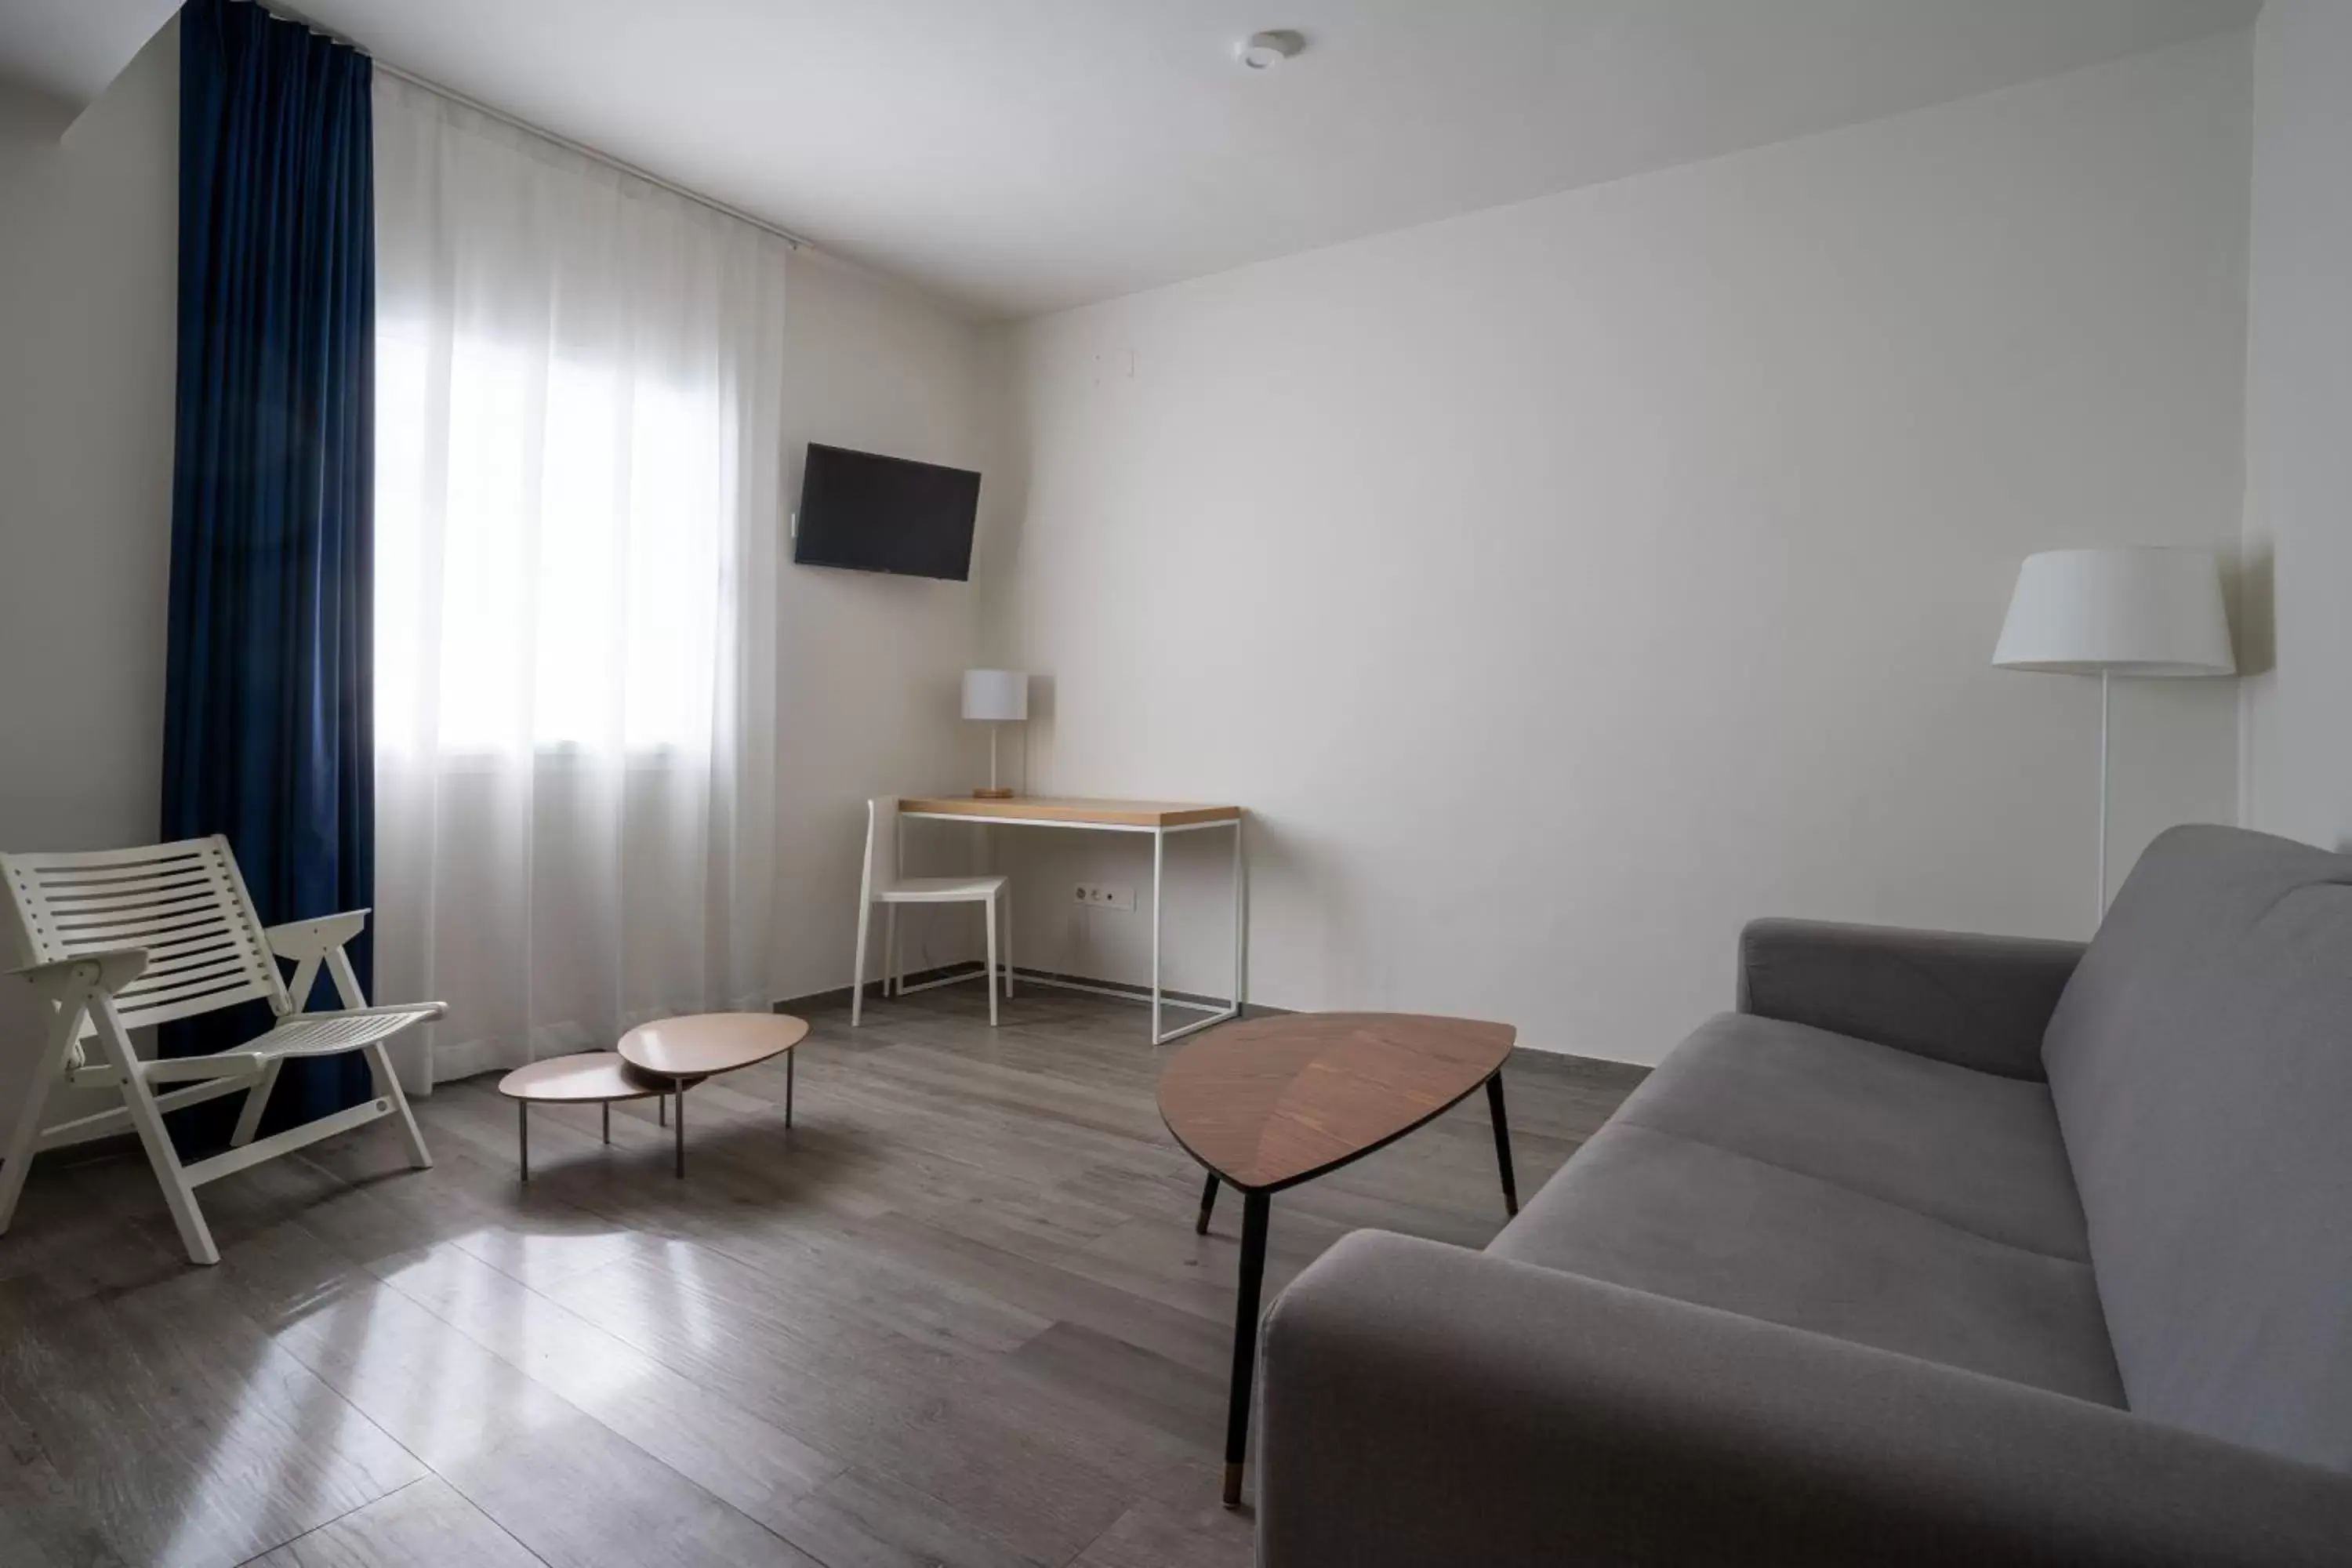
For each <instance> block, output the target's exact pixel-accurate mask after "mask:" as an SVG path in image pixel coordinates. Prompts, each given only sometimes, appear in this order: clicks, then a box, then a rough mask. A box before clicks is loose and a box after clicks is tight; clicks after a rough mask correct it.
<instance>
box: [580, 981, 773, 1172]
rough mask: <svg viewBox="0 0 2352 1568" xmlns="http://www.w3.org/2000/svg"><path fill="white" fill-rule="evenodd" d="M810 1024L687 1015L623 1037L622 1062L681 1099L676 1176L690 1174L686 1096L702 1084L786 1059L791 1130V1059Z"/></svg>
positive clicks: (761, 1016)
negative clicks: (794, 1049)
mask: <svg viewBox="0 0 2352 1568" xmlns="http://www.w3.org/2000/svg"><path fill="white" fill-rule="evenodd" d="M808 1032H809V1026H808V1020H807V1019H805V1018H795V1017H793V1016H792V1015H791V1014H789V1013H689V1014H688V1015H687V1016H684V1017H682V1018H656V1019H655V1020H654V1021H653V1022H652V1023H650V1024H640V1025H638V1026H636V1027H635V1028H634V1029H631V1030H630V1031H629V1032H628V1033H627V1034H625V1035H623V1036H622V1037H621V1045H620V1051H619V1055H620V1058H621V1059H622V1060H623V1061H625V1062H626V1063H627V1064H628V1065H629V1066H630V1067H631V1068H635V1069H636V1071H637V1072H638V1073H640V1074H642V1075H644V1076H645V1077H646V1078H649V1079H655V1080H656V1081H657V1082H660V1083H662V1084H663V1085H665V1086H666V1087H667V1089H670V1090H671V1091H672V1092H673V1093H674V1094H675V1095H676V1096H677V1115H676V1116H675V1117H674V1118H673V1122H674V1125H675V1126H676V1128H677V1173H678V1174H679V1175H681V1176H683V1175H685V1174H686V1091H687V1090H688V1089H692V1088H693V1087H694V1086H695V1085H696V1084H698V1083H700V1082H701V1081H702V1080H703V1079H707V1078H711V1077H715V1076H716V1075H718V1074H719V1073H722V1072H734V1071H735V1070H737V1069H738V1068H748V1067H752V1066H755V1065H757V1064H758V1063H761V1062H763V1061H766V1060H767V1059H768V1058H771V1057H776V1056H782V1057H783V1058H784V1125H785V1126H787V1127H790V1126H791V1125H792V1124H793V1077H794V1073H793V1065H794V1063H795V1062H796V1061H797V1060H798V1059H799V1058H795V1057H793V1056H791V1055H789V1054H787V1053H789V1052H790V1051H791V1050H792V1048H793V1047H794V1046H797V1045H799V1044H800V1043H801V1042H802V1041H803V1040H805V1039H807V1038H808Z"/></svg>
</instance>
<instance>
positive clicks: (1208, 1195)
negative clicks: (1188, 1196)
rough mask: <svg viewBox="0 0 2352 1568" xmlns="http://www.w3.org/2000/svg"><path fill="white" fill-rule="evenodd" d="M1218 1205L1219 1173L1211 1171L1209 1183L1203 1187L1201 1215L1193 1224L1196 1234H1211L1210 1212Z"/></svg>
mask: <svg viewBox="0 0 2352 1568" xmlns="http://www.w3.org/2000/svg"><path fill="white" fill-rule="evenodd" d="M1216 1206H1217V1173H1215V1172H1214V1171H1212V1172H1210V1173H1209V1184H1208V1185H1206V1186H1204V1187H1202V1189H1201V1217H1200V1219H1199V1221H1198V1222H1197V1223H1195V1224H1194V1225H1193V1226H1192V1234H1193V1235H1194V1236H1206V1235H1208V1234H1209V1212H1210V1211H1211V1210H1212V1209H1214V1208H1215V1207H1216Z"/></svg>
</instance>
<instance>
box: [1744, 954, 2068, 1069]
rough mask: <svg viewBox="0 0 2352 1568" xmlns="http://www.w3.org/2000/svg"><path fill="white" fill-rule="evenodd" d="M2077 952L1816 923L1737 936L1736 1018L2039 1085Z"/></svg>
mask: <svg viewBox="0 0 2352 1568" xmlns="http://www.w3.org/2000/svg"><path fill="white" fill-rule="evenodd" d="M2083 952H2084V944H2083V943H2081V942H2045V941H2042V940H2040V939H2037V938H2033V937H2021V936H1969V935H1964V934H1961V933H1959V932H1956V931H1907V930H1904V929H1902V928H1900V927H1896V926H1864V925H1831V924H1828V923H1826V922H1823V921H1787V920H1765V921H1751V922H1750V923H1749V924H1748V928H1747V929H1746V930H1745V931H1741V932H1740V933H1739V1010H1740V1011H1741V1012H1743V1013H1753V1014H1755V1015H1757V1016H1759V1017H1765V1018H1779V1019H1782V1020H1784V1021H1786V1022H1788V1023H1791V1024H1811V1025H1812V1026H1814V1027H1815V1028H1821V1029H1829V1030H1832V1031H1834V1032H1835V1033H1837V1034H1841V1035H1853V1036H1855V1037H1859V1038H1861V1039H1865V1040H1872V1041H1875V1042H1876V1043H1878V1044H1879V1045H1882V1046H1892V1047H1895V1048H1897V1049H1899V1050H1906V1051H1910V1052H1912V1053H1914V1054H1915V1055H1918V1056H1923V1057H1933V1058H1936V1059H1937V1060H1938V1061H1947V1062H1952V1063H1955V1064H1957V1065H1958V1066H1960V1067H1965V1068H1976V1069H1978V1070H1979V1071H1980V1072H1990V1073H1999V1074H2000V1075H2001V1076H2003V1077H2005V1078H2023V1079H2040V1078H2041V1077H2042V1031H2043V1030H2044V1029H2046V1028H2048V1027H2049V1025H2050V1015H2051V1013H2052V1012H2053V1011H2054V1010H2055V1009H2056V1007H2057V1005H2058V996H2059V993H2061V992H2063V991H2064V990H2065V989H2066V981H2067V979H2068V977H2069V976H2071V975H2072V974H2073V973H2074V965H2075V964H2076V963H2079V962H2080V961H2081V959H2082V956H2083Z"/></svg>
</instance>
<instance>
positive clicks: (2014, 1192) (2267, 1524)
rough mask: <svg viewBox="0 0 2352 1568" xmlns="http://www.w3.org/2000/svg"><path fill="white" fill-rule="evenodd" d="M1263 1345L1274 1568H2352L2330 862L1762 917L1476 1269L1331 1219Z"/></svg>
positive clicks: (1262, 1516)
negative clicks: (2138, 1567) (2048, 894)
mask: <svg viewBox="0 0 2352 1568" xmlns="http://www.w3.org/2000/svg"><path fill="white" fill-rule="evenodd" d="M1264 1345H1265V1351H1264V1354H1265V1372H1264V1378H1265V1381H1264V1384H1263V1386H1264V1389H1265V1405H1264V1410H1263V1415H1262V1426H1261V1436H1260V1438H1259V1441H1258V1444H1257V1458H1258V1463H1259V1476H1258V1498H1259V1505H1258V1509H1259V1511H1258V1542H1259V1561H1260V1563H1261V1565H1262V1568H1326V1565H1328V1568H1339V1565H1342V1564H1344V1565H1348V1568H1384V1565H1390V1564H1397V1565H1402V1564H1429V1563H1462V1564H1476V1565H1480V1568H1486V1565H1495V1568H1503V1565H1510V1564H1522V1563H1526V1564H1533V1563H1543V1564H1585V1563H1645V1564H1647V1563H1660V1564H1664V1563H1790V1564H1807V1565H1839V1564H1855V1565H1860V1564H1871V1565H1874V1568H1877V1565H1885V1564H1926V1563H1952V1564H1962V1563H1966V1564H1984V1563H2050V1564H2061V1563H2063V1564H2105V1563H2116V1564H2122V1563H2133V1564H2141V1563H2161V1564H2179V1565H2181V1568H2189V1565H2191V1564H2195V1565H2200V1568H2210V1565H2214V1564H2237V1563H2246V1564H2253V1563H2263V1564H2273V1563H2313V1564H2317V1563H2331V1564H2339V1565H2341V1564H2352V856H2341V855H2330V854H2326V853H2323V852H2321V851H2319V850H2316V849H2313V848H2310V847H2307V846H2305V845H2300V844H2295V843H2292V842H2289V841H2287V840H2285V839H2280V838H2273V837H2265V836H2263V835H2260V834H2253V833H2248V832H2242V831H2240V830H2238V829H2234V828H2221V827H2185V828H2179V829H2175V830H2174V831H2172V832H2170V833H2168V834H2166V835H2165V836H2164V837H2161V838H2159V839H2158V841H2157V842H2156V843H2155V844H2154V845H2153V846H2151V847H2149V849H2148V851H2147V854H2146V855H2145V856H2144V857H2143V858H2142V859H2141V861H2140V863H2139V865H2138V866H2137V868H2135V869H2134V871H2133V872H2132V875H2131V878H2130V879H2129V880H2128V882H2127V883H2126V885H2125V887H2124V888H2123V889H2122V890H2121V892H2120V893H2119V894H2118V895H2117V897H2116V903H2115V906H2114V908H2113V909H2112V910H2110V912H2109V914H2108V916H2107V919H2106V921H2105V924H2104V925H2102V926H2101V928H2100V930H2099V932H2098V936H2097V940H2096V941H2095V942H2092V943H2091V944H2090V945H2089V947H2088V948H2087V949H2085V948H2083V947H2080V946H2077V945H2075V944H2072V943H2064V942H2031V941H2021V940H2013V939H2004V938H1993V937H1977V936H1958V935H1945V934H1939V933H1933V932H1919V931H1893V930H1882V929H1877V928H1870V927H1853V926H1830V925H1818V924H1807V923H1801V922H1795V921H1761V922H1759V923H1758V924H1755V925H1753V926H1750V927H1749V928H1748V931H1746V932H1745V934H1744V935H1743V937H1742V939H1741V943H1740V955H1739V1010H1738V1012H1737V1013H1732V1014H1727V1015H1725V1016H1721V1017H1718V1018H1716V1019H1714V1020H1713V1021H1712V1022H1710V1023H1708V1024H1707V1025H1706V1026H1705V1027H1703V1028H1701V1029H1700V1030H1699V1031H1698V1032H1697V1033H1696V1035H1694V1036H1693V1037H1691V1038H1690V1039H1688V1040H1687V1041H1685V1043H1684V1044H1683V1045H1682V1046H1681V1047H1678V1048H1677V1049H1676V1050H1675V1052H1674V1053H1673V1054H1672V1055H1671V1056H1669V1057H1668V1058H1667V1059H1666V1061H1665V1062H1664V1065H1663V1066H1661V1067H1660V1068H1658V1069H1657V1070H1656V1072H1654V1074H1652V1075H1651V1077H1650V1078H1649V1079H1647V1080H1646V1081H1645V1082H1644V1083H1643V1085H1642V1086H1641V1088H1640V1089H1637V1090H1635V1092H1634V1093H1633V1096H1632V1097H1631V1098H1630V1099H1629V1100H1627V1101H1626V1102H1625V1104H1624V1106H1623V1107H1622V1109H1621V1110H1619V1111H1618V1113H1617V1115H1616V1116H1615V1117H1614V1118H1612V1120H1611V1121H1610V1122H1609V1123H1608V1125H1607V1126H1605V1127H1603V1128H1602V1129H1601V1131H1600V1132H1599V1133H1597V1134H1596V1135H1595V1136H1594V1137H1593V1138H1592V1139H1591V1141H1590V1142H1587V1143H1586V1144H1585V1146H1584V1147H1583V1148H1582V1149H1581V1150H1580V1151H1579V1152H1577V1153H1576V1155H1575V1156H1574V1157H1573V1158H1571V1159H1570V1161H1569V1162H1568V1163H1567V1164H1566V1165H1565V1166H1563V1167H1562V1168H1561V1169H1560V1171H1559V1174H1558V1175H1556V1176H1555V1177H1554V1178H1553V1179H1552V1180H1551V1182H1550V1183H1549V1184H1548V1185H1546V1186H1545V1188H1544V1189H1543V1191H1542V1192H1541V1194H1538V1196H1537V1197H1536V1198H1535V1199H1534V1201H1532V1202H1531V1203H1530V1204H1528V1206H1527V1209H1526V1211H1525V1212H1524V1213H1522V1214H1521V1215H1519V1217H1518V1218H1517V1220H1515V1221H1513V1222H1512V1224H1511V1225H1510V1226H1508V1227H1507V1229H1505V1230H1504V1231H1503V1233H1502V1234H1501V1235H1500V1236H1499V1237H1496V1240H1495V1242H1494V1244H1493V1245H1492V1246H1490V1247H1487V1248H1486V1251H1484V1252H1483V1253H1481V1252H1472V1251H1468V1250H1465V1249H1463V1248H1459V1247H1444V1246H1440V1245H1437V1244H1434V1243H1431V1242H1423V1241H1415V1240H1410V1239H1407V1238H1405V1237H1397V1236H1386V1235H1381V1234H1376V1233H1370V1232H1366V1233H1361V1234H1359V1235H1356V1236H1352V1237H1348V1238H1347V1239H1345V1240H1343V1241H1342V1242H1340V1243H1339V1245H1338V1246H1336V1247H1333V1248H1332V1249H1331V1250H1330V1252H1329V1253H1328V1254H1327V1255H1326V1256H1325V1257H1324V1258H1321V1259H1320V1260H1318V1262H1317V1263H1316V1264H1315V1265H1314V1266H1313V1267H1311V1268H1308V1269H1307V1271H1306V1272H1305V1273H1304V1274H1302V1275H1301V1276H1300V1277H1299V1278H1298V1279H1297V1281H1296V1282H1295V1283H1294V1284H1293V1285H1292V1286H1291V1288H1290V1289H1288V1290H1286V1291H1285V1292H1284V1293H1283V1295H1282V1297H1281V1299H1280V1300H1277V1301H1276V1303H1275V1305H1274V1307H1273V1309H1272V1310H1271V1312H1270V1313H1269V1315H1268V1317H1267V1321H1266V1324H1265V1338H1264Z"/></svg>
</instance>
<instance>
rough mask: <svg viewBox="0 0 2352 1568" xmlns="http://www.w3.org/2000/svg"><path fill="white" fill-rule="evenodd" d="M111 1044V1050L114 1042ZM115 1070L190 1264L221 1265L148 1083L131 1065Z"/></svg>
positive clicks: (120, 1063) (117, 1064)
mask: <svg viewBox="0 0 2352 1568" xmlns="http://www.w3.org/2000/svg"><path fill="white" fill-rule="evenodd" d="M108 1044H109V1046H110V1047H111V1046H112V1044H113V1042H112V1041H111V1040H109V1041H108ZM125 1054H128V1053H125ZM115 1070H116V1071H118V1072H120V1073H121V1075H122V1083H121V1091H122V1101H123V1103H124V1104H125V1105H126V1106H128V1107H130V1110H131V1126H132V1127H133V1128H134V1129H136V1130H137V1131H138V1133H139V1144H140V1147H141V1148H142V1149H144V1150H146V1151H147V1163H148V1164H149V1165H151V1166H152V1167H153V1168H154V1172H155V1182H156V1184H157V1185H159V1186H161V1187H162V1188H163V1204H164V1206H165V1207H167V1208H169V1209H170V1210H171V1211H172V1225H173V1228H175V1229H176V1230H178V1231H179V1233H180V1245H181V1246H182V1247H186V1248H187V1249H188V1261H189V1262H191V1263H204V1264H213V1263H218V1262H219V1261H220V1248H219V1247H215V1246H214V1245H213V1233H212V1227H211V1226H207V1225H206V1224H205V1213H204V1210H202V1209H200V1208H198V1207H197V1206H196V1189H195V1188H194V1187H193V1186H191V1185H190V1184H189V1183H188V1173H187V1172H186V1171H184V1170H183V1169H181V1166H180V1155H179V1152H178V1151H177V1150H175V1149H173V1147H172V1135H171V1133H169V1132H167V1131H164V1128H163V1112H162V1111H160V1110H156V1109H155V1097H154V1095H153V1094H152V1092H151V1091H150V1090H149V1089H148V1088H147V1080H146V1079H144V1078H143V1077H142V1076H141V1075H140V1073H139V1071H138V1069H137V1068H136V1067H135V1066H134V1065H133V1064H132V1063H130V1062H122V1061H118V1062H117V1063H115Z"/></svg>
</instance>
